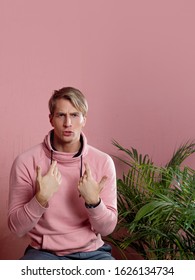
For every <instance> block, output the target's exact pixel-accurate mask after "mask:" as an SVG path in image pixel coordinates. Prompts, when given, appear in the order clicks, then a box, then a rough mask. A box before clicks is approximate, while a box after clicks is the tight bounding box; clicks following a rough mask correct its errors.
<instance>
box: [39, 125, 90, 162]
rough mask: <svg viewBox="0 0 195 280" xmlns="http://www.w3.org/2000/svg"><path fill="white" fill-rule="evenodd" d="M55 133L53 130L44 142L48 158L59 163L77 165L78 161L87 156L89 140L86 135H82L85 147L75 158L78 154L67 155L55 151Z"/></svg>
mask: <svg viewBox="0 0 195 280" xmlns="http://www.w3.org/2000/svg"><path fill="white" fill-rule="evenodd" d="M52 133H53V130H51V131H50V132H49V133H48V135H46V136H45V138H44V141H43V149H44V151H45V154H46V155H47V157H48V158H50V159H51V161H52V160H56V161H57V162H59V163H62V164H63V163H74V162H75V163H77V162H78V161H81V158H82V157H84V156H85V155H86V154H87V151H88V145H87V138H86V137H85V135H84V133H83V132H82V133H81V137H82V140H83V147H82V151H81V153H80V154H79V155H78V156H76V157H75V154H77V153H65V152H59V151H56V150H54V149H53V147H52V145H51V140H50V139H51V134H52Z"/></svg>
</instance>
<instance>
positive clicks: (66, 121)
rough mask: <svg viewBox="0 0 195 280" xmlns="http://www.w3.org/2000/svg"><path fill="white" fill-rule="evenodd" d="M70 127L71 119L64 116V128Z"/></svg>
mask: <svg viewBox="0 0 195 280" xmlns="http://www.w3.org/2000/svg"><path fill="white" fill-rule="evenodd" d="M71 125H72V121H71V117H70V116H66V117H65V118H64V126H67V127H68V126H71Z"/></svg>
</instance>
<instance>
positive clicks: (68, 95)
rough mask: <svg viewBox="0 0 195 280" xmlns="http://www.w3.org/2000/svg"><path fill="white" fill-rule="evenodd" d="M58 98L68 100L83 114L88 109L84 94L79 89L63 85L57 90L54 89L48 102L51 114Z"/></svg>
mask: <svg viewBox="0 0 195 280" xmlns="http://www.w3.org/2000/svg"><path fill="white" fill-rule="evenodd" d="M58 99H66V100H69V101H70V103H71V104H72V105H73V106H74V107H75V108H76V109H77V110H78V111H79V112H81V113H82V114H83V116H86V114H87V111H88V103H87V100H86V98H85V96H84V94H83V93H82V92H81V91H80V90H78V89H76V88H73V87H63V88H61V89H59V90H55V91H54V92H53V94H52V96H51V97H50V99H49V103H48V105H49V111H50V114H51V115H52V116H53V114H54V111H55V106H56V100H58Z"/></svg>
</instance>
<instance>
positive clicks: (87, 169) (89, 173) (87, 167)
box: [85, 163, 91, 177]
mask: <svg viewBox="0 0 195 280" xmlns="http://www.w3.org/2000/svg"><path fill="white" fill-rule="evenodd" d="M85 171H86V174H87V177H91V169H90V167H89V164H88V163H85Z"/></svg>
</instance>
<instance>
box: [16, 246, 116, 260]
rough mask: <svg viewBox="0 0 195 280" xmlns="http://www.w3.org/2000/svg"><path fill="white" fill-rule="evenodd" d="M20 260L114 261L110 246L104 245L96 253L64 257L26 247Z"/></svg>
mask: <svg viewBox="0 0 195 280" xmlns="http://www.w3.org/2000/svg"><path fill="white" fill-rule="evenodd" d="M20 260H114V258H113V257H112V255H111V246H110V245H108V244H104V245H103V246H102V247H100V248H99V249H97V250H96V251H91V252H79V253H73V254H69V255H65V256H57V255H55V254H53V253H52V252H49V251H45V250H37V249H34V248H32V247H28V248H27V249H26V251H25V253H24V256H23V257H22V258H20Z"/></svg>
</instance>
